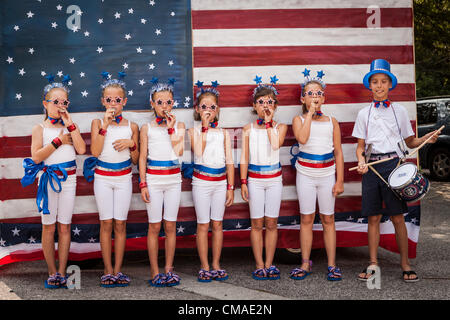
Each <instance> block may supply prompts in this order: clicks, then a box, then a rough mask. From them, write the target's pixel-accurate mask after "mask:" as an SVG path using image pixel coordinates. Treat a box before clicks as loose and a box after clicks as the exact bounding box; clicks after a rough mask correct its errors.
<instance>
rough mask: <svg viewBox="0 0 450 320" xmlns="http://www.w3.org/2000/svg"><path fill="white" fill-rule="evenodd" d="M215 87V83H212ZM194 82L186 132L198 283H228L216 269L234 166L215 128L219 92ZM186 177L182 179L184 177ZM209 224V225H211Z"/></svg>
mask: <svg viewBox="0 0 450 320" xmlns="http://www.w3.org/2000/svg"><path fill="white" fill-rule="evenodd" d="M213 83H217V82H213ZM202 84H203V83H202V82H197V86H198V87H199V90H198V92H197V104H196V107H195V109H194V119H195V120H196V121H201V124H199V123H198V122H197V123H196V124H195V126H194V127H193V128H191V129H189V131H188V133H189V137H190V141H191V148H192V151H193V153H194V168H193V178H192V197H193V200H194V206H195V213H196V215H197V237H196V240H197V249H198V255H199V257H200V263H201V268H200V271H199V273H198V278H197V279H198V281H200V282H211V281H212V280H217V281H223V280H226V279H228V277H229V276H228V273H227V271H226V270H224V269H222V268H221V267H220V255H221V252H222V245H223V223H222V221H223V215H224V212H225V207H226V206H227V207H229V206H231V205H232V203H233V199H234V164H233V157H232V153H231V141H230V136H229V134H228V132H227V131H225V130H224V129H222V128H219V127H218V118H219V92H218V91H217V89H216V86H213V87H210V88H203V87H202ZM185 177H186V175H185ZM211 220H212V222H211ZM210 222H211V229H212V239H211V240H212V270H210V267H209V263H208V230H209V226H210Z"/></svg>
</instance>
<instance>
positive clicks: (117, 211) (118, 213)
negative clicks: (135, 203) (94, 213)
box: [94, 174, 133, 221]
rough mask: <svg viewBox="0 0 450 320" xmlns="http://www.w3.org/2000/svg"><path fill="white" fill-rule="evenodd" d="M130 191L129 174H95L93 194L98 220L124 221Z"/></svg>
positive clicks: (128, 208) (126, 215) (131, 188)
mask: <svg viewBox="0 0 450 320" xmlns="http://www.w3.org/2000/svg"><path fill="white" fill-rule="evenodd" d="M132 193H133V186H132V182H131V175H126V176H122V177H105V176H100V175H97V174H96V175H95V178H94V194H95V201H96V202H97V209H98V213H99V216H100V220H110V219H115V220H121V221H126V220H127V217H128V211H129V210H130V203H131V195H132Z"/></svg>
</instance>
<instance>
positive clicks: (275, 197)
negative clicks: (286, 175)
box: [248, 177, 283, 219]
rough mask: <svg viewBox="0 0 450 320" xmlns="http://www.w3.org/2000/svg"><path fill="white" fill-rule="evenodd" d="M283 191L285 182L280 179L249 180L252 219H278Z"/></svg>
mask: <svg viewBox="0 0 450 320" xmlns="http://www.w3.org/2000/svg"><path fill="white" fill-rule="evenodd" d="M282 191H283V182H282V180H281V179H280V177H275V178H271V179H261V180H260V179H248V202H249V206H250V218H251V219H260V218H263V217H269V218H278V216H279V215H280V205H281V193H282Z"/></svg>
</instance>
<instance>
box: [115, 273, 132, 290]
mask: <svg viewBox="0 0 450 320" xmlns="http://www.w3.org/2000/svg"><path fill="white" fill-rule="evenodd" d="M115 278H116V287H128V286H129V285H130V281H131V280H130V278H129V277H128V276H127V275H124V274H123V273H122V272H119V273H117V274H116V276H115ZM119 281H121V282H122V283H120V282H119Z"/></svg>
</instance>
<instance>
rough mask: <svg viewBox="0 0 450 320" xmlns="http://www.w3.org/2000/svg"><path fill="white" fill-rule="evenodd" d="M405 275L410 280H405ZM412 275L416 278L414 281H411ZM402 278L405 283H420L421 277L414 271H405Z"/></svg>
mask: <svg viewBox="0 0 450 320" xmlns="http://www.w3.org/2000/svg"><path fill="white" fill-rule="evenodd" d="M405 275H407V276H408V279H405ZM410 275H415V276H416V277H415V278H414V279H409V276H410ZM402 278H403V281H405V282H417V281H419V277H418V276H417V273H416V272H415V271H413V270H409V271H403V274H402Z"/></svg>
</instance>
